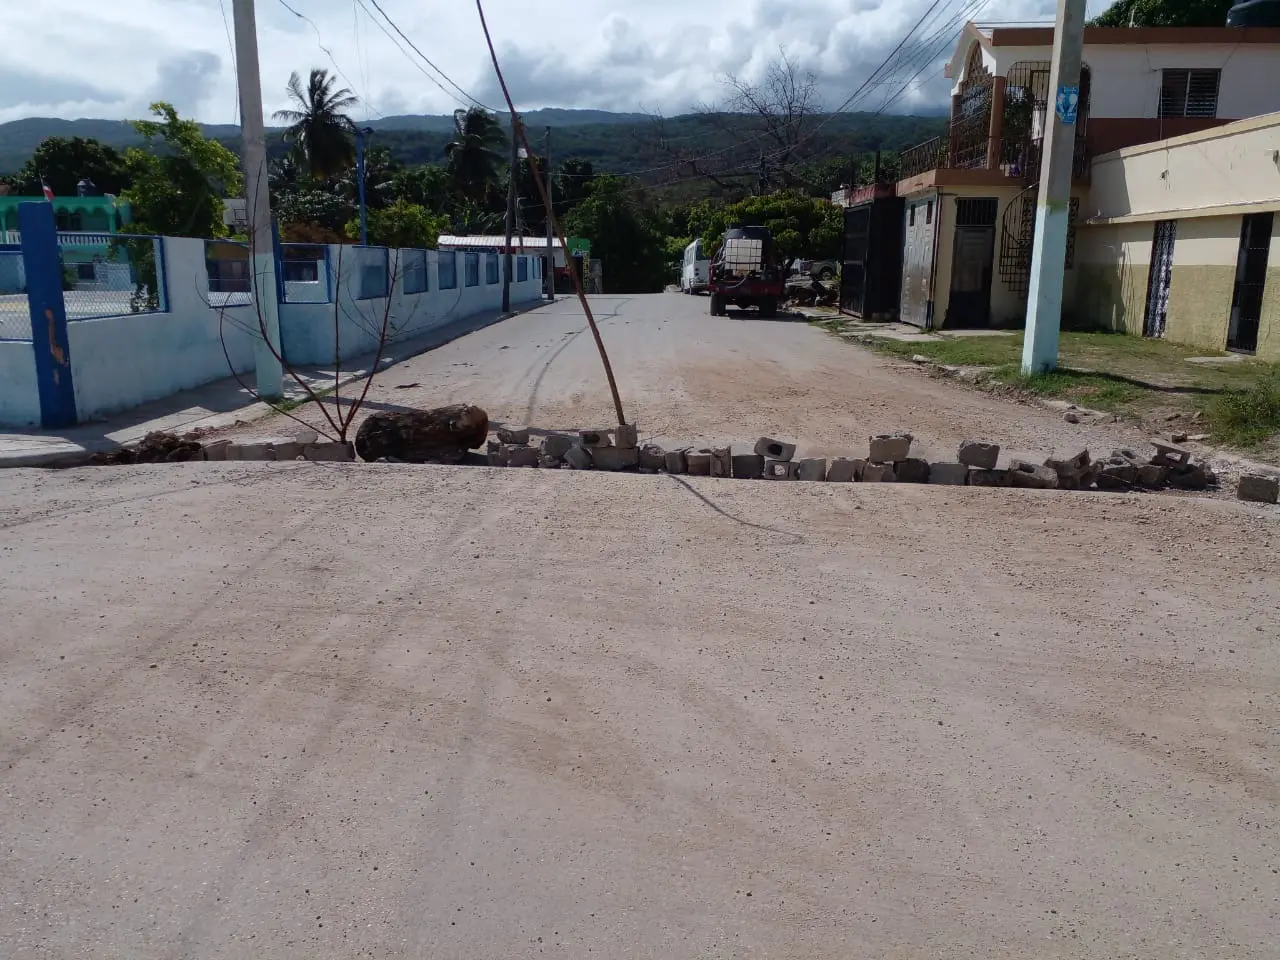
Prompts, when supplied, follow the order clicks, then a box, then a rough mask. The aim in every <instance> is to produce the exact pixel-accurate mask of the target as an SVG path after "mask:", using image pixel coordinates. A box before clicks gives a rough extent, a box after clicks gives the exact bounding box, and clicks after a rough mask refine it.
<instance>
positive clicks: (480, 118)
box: [445, 107, 507, 207]
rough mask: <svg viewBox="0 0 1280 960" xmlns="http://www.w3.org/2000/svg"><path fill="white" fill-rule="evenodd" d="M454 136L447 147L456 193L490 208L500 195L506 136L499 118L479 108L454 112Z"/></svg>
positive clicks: (451, 176) (450, 173) (464, 198)
mask: <svg viewBox="0 0 1280 960" xmlns="http://www.w3.org/2000/svg"><path fill="white" fill-rule="evenodd" d="M453 125H454V136H453V139H452V140H450V141H449V143H448V145H447V146H446V147H445V154H446V155H447V156H448V158H449V177H450V178H451V179H452V181H453V188H454V192H455V193H456V194H457V195H458V196H459V197H460V198H461V199H463V200H471V201H473V202H475V203H478V204H480V205H482V206H486V207H487V206H490V205H491V203H492V202H493V201H494V199H495V198H496V197H497V196H498V194H499V192H500V191H499V188H500V185H501V184H502V181H503V177H502V174H501V172H500V171H501V170H502V166H503V164H504V163H505V162H506V158H505V156H504V153H505V151H506V145H507V137H506V134H505V133H504V132H503V130H502V125H501V124H499V123H498V120H497V118H496V117H494V116H493V114H491V113H489V112H488V111H486V110H483V109H481V108H480V107H472V108H471V109H470V110H455V111H454V113H453Z"/></svg>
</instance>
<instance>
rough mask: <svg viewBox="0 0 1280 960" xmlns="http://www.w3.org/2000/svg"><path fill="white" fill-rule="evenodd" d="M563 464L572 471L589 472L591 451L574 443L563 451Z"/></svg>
mask: <svg viewBox="0 0 1280 960" xmlns="http://www.w3.org/2000/svg"><path fill="white" fill-rule="evenodd" d="M564 462H565V463H566V464H568V465H569V467H570V469H572V470H590V469H591V465H592V463H591V451H589V450H588V449H587V448H586V447H582V446H579V445H578V444H576V443H575V444H574V445H573V446H572V447H570V448H569V449H568V450H567V451H565V455H564Z"/></svg>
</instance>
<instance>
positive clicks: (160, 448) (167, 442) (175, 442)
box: [89, 430, 269, 466]
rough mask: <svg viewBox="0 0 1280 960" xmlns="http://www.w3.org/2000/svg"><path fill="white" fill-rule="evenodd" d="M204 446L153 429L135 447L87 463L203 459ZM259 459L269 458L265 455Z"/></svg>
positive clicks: (96, 456) (105, 453)
mask: <svg viewBox="0 0 1280 960" xmlns="http://www.w3.org/2000/svg"><path fill="white" fill-rule="evenodd" d="M203 459H204V448H203V447H202V446H201V445H200V443H198V442H197V441H195V440H184V439H182V438H180V437H177V436H175V435H174V434H172V433H165V432H163V431H160V430H153V431H152V432H151V433H148V434H147V435H146V436H145V437H143V438H142V440H141V441H140V442H139V443H138V445H137V446H135V447H121V448H120V449H119V450H111V451H108V452H104V453H95V454H94V455H93V456H92V457H90V458H89V463H91V464H93V465H95V466H127V465H129V464H133V463H182V462H184V461H187V460H203ZM224 459H225V458H224ZM260 459H262V460H266V459H269V458H268V457H266V456H263V457H261V458H260Z"/></svg>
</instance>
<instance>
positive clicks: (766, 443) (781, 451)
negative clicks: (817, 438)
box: [756, 437, 796, 460]
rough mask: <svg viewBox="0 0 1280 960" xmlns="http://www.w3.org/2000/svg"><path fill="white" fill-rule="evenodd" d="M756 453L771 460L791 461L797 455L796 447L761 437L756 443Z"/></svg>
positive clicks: (792, 444)
mask: <svg viewBox="0 0 1280 960" xmlns="http://www.w3.org/2000/svg"><path fill="white" fill-rule="evenodd" d="M756 453H758V454H759V455H760V456H762V457H767V458H768V459H770V460H790V459H791V458H792V457H794V456H795V455H796V445H795V444H794V443H783V442H782V441H781V440H774V439H773V438H772V437H761V438H760V439H759V440H757V441H756Z"/></svg>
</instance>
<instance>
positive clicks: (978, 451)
mask: <svg viewBox="0 0 1280 960" xmlns="http://www.w3.org/2000/svg"><path fill="white" fill-rule="evenodd" d="M956 459H957V460H959V461H960V462H961V463H963V464H964V465H965V466H966V467H977V468H978V469H979V470H994V469H995V468H996V462H997V461H998V460H999V459H1000V444H998V443H987V442H985V441H983V440H965V441H964V442H963V443H961V444H960V450H959V452H958V453H957V454H956ZM971 479H972V478H971ZM987 486H992V484H987Z"/></svg>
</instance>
